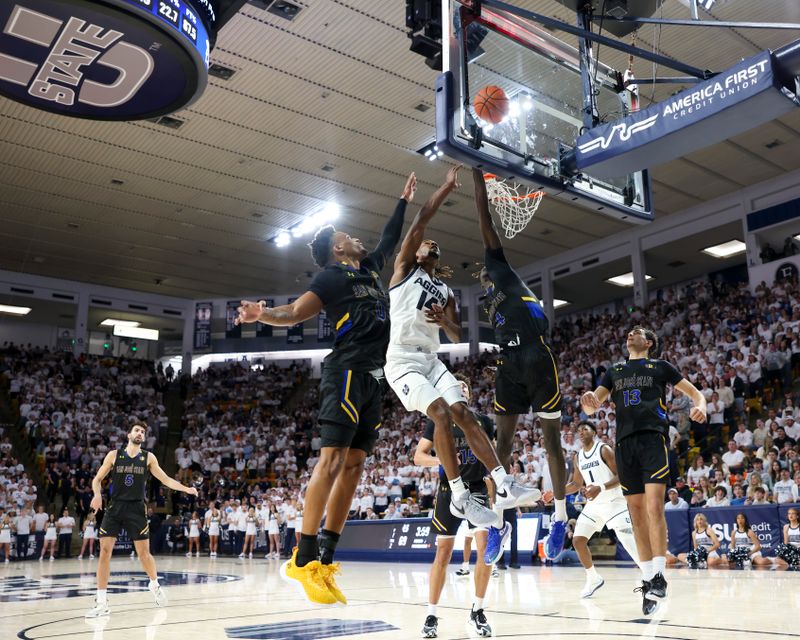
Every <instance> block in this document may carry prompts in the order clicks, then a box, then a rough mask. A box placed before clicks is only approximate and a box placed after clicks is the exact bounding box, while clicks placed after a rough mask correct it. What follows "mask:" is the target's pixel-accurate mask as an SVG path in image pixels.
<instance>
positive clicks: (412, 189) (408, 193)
mask: <svg viewBox="0 0 800 640" xmlns="http://www.w3.org/2000/svg"><path fill="white" fill-rule="evenodd" d="M416 193H417V174H416V173H414V172H413V171H412V172H411V175H409V176H408V180H406V186H405V187H403V195H402V196H400V197H401V198H402V199H403V200H405V201H406V202H411V201H412V200H413V199H414V194H416Z"/></svg>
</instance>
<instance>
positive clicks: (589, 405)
mask: <svg viewBox="0 0 800 640" xmlns="http://www.w3.org/2000/svg"><path fill="white" fill-rule="evenodd" d="M581 406H582V407H583V408H584V409H593V412H594V411H597V410H598V409H599V408H600V399H599V398H598V397H597V396H596V395H595V393H594V391H587V392H586V393H584V394H583V395H582V396H581Z"/></svg>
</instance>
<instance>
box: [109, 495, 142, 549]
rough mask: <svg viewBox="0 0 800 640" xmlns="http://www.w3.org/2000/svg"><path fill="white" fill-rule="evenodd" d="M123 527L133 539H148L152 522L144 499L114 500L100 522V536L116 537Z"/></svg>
mask: <svg viewBox="0 0 800 640" xmlns="http://www.w3.org/2000/svg"><path fill="white" fill-rule="evenodd" d="M122 529H125V531H126V533H127V534H128V537H129V538H130V539H131V540H147V538H148V536H149V535H150V523H149V522H148V520H147V505H146V504H145V503H144V501H142V500H136V501H133V500H112V501H111V502H110V503H109V504H108V506H107V507H106V509H105V513H103V521H102V522H101V523H100V537H101V538H116V537H117V536H118V535H119V532H120V531H121V530H122Z"/></svg>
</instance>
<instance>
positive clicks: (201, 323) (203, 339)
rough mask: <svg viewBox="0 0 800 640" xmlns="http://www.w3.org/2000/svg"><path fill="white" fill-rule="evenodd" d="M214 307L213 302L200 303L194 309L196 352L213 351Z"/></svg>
mask: <svg viewBox="0 0 800 640" xmlns="http://www.w3.org/2000/svg"><path fill="white" fill-rule="evenodd" d="M213 310H214V305H213V304H212V303H211V302H198V303H197V304H195V307H194V350H195V351H209V350H210V349H211V315H212V311H213Z"/></svg>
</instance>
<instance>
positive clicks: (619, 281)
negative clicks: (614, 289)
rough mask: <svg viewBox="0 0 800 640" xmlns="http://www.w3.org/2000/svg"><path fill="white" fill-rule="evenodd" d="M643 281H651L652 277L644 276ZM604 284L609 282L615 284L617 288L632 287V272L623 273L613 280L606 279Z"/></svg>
mask: <svg viewBox="0 0 800 640" xmlns="http://www.w3.org/2000/svg"><path fill="white" fill-rule="evenodd" d="M644 279H645V280H652V279H653V276H648V275H645V276H644ZM606 282H610V283H611V284H615V285H617V286H618V287H632V286H633V271H628V273H623V274H621V275H618V276H614V277H613V278H608V279H607V280H606Z"/></svg>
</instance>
